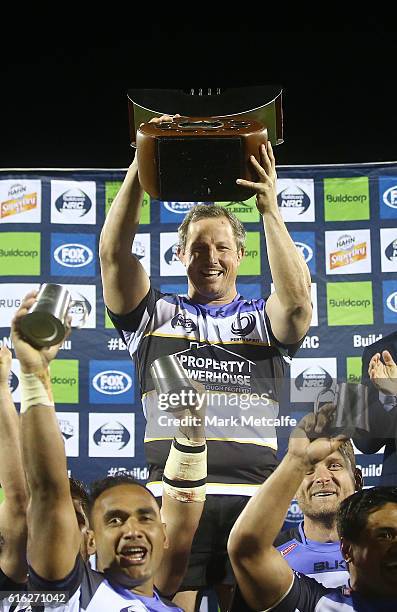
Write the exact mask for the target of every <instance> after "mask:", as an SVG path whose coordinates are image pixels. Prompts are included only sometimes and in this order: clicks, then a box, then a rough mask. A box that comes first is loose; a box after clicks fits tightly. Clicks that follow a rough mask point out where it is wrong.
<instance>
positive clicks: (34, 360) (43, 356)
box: [11, 291, 61, 373]
mask: <svg viewBox="0 0 397 612" xmlns="http://www.w3.org/2000/svg"><path fill="white" fill-rule="evenodd" d="M37 294H38V291H31V292H30V293H28V294H27V295H26V296H25V297H24V299H23V300H22V304H21V306H20V307H19V308H18V310H17V312H16V313H15V315H14V318H13V320H12V324H11V334H12V341H13V343H14V348H15V354H16V356H17V358H18V359H19V362H20V364H21V369H22V371H23V372H27V373H33V372H41V371H43V370H46V369H47V367H48V364H49V363H50V361H52V360H53V359H54V358H55V357H56V355H57V353H58V350H59V347H60V346H61V344H57V345H55V346H50V347H48V348H46V347H45V348H41V349H38V348H35V347H34V346H32V345H31V344H29V343H28V342H26V340H25V339H24V338H23V336H22V334H21V331H20V321H21V319H22V317H24V316H25V315H26V314H27V313H28V311H29V310H30V308H31V307H32V306H33V304H34V303H35V301H36V297H37Z"/></svg>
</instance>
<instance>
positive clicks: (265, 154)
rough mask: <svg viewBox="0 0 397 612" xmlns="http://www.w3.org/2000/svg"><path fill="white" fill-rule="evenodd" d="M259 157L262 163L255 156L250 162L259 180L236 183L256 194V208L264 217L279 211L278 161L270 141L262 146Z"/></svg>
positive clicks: (251, 157)
mask: <svg viewBox="0 0 397 612" xmlns="http://www.w3.org/2000/svg"><path fill="white" fill-rule="evenodd" d="M259 155H260V163H259V162H258V161H257V160H256V158H255V157H254V156H253V155H251V156H250V161H251V163H252V165H253V166H254V168H255V170H256V173H257V175H258V179H259V180H258V181H257V182H254V181H246V180H244V179H237V181H236V182H237V183H238V184H239V185H243V186H244V187H248V188H249V189H253V190H254V191H255V192H256V207H257V209H258V210H259V212H260V214H261V215H263V214H264V213H266V212H268V211H269V210H272V209H273V210H278V207H277V191H276V181H277V172H276V160H275V158H274V154H273V149H272V145H271V144H270V141H268V143H267V146H265V145H261V146H260V149H259Z"/></svg>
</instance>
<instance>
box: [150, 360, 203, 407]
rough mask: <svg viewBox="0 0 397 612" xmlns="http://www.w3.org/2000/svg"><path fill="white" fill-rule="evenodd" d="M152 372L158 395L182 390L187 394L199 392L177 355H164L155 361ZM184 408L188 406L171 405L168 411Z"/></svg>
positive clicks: (151, 368) (177, 392)
mask: <svg viewBox="0 0 397 612" xmlns="http://www.w3.org/2000/svg"><path fill="white" fill-rule="evenodd" d="M150 374H151V376H152V380H153V383H154V386H155V389H156V391H157V394H158V395H160V394H165V395H167V396H168V397H169V396H170V395H171V394H177V395H180V394H181V392H182V391H184V392H185V394H187V393H189V392H191V391H192V392H193V393H194V396H195V395H196V393H197V390H196V389H195V387H193V385H192V383H191V382H190V380H189V378H188V377H187V375H186V372H185V370H184V369H183V367H182V366H181V364H180V363H179V360H178V358H177V356H176V355H164V356H163V357H159V358H158V359H156V360H155V361H153V363H152V364H151V366H150ZM184 408H188V406H187V405H185V406H182V407H181V405H178V406H171V405H170V406H169V407H168V408H167V410H166V411H167V412H180V410H181V409H184Z"/></svg>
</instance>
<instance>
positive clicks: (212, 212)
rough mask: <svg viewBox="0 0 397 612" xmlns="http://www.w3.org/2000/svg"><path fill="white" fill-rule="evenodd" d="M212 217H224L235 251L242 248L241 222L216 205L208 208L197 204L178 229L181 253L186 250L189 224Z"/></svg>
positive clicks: (243, 238)
mask: <svg viewBox="0 0 397 612" xmlns="http://www.w3.org/2000/svg"><path fill="white" fill-rule="evenodd" d="M214 217H225V218H226V219H227V220H228V221H229V223H230V225H231V226H232V230H233V235H234V238H235V240H236V245H237V250H240V249H243V248H244V245H245V236H246V231H245V229H244V226H243V224H242V223H241V221H240V220H239V219H237V217H236V215H234V214H233V213H231V212H230V211H229V210H228V209H227V208H224V207H223V206H219V205H217V204H213V205H209V206H208V205H206V204H197V206H193V208H192V209H191V210H189V212H188V213H187V215H186V217H185V218H184V220H183V221H182V223H181V224H180V226H179V228H178V235H179V246H180V247H181V249H182V250H183V251H184V250H185V248H186V240H187V232H188V229H189V225H190V223H194V222H195V221H200V219H209V218H214Z"/></svg>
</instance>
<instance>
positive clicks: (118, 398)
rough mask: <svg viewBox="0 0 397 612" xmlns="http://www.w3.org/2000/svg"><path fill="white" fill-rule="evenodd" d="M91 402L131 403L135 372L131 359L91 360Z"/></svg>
mask: <svg viewBox="0 0 397 612" xmlns="http://www.w3.org/2000/svg"><path fill="white" fill-rule="evenodd" d="M89 370H90V381H91V384H90V394H89V395H90V402H91V403H93V404H131V403H132V402H133V400H134V374H133V365H132V362H131V361H127V360H125V361H124V360H123V361H122V360H118V361H95V360H94V361H90V368H89Z"/></svg>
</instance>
